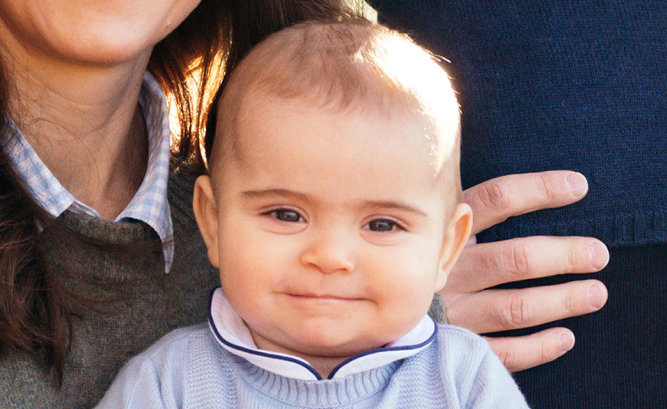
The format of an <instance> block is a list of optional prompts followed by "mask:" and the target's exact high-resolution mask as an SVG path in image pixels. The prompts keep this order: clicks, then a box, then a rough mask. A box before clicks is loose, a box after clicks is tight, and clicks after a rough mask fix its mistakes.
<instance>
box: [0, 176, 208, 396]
mask: <svg viewBox="0 0 667 409" xmlns="http://www.w3.org/2000/svg"><path fill="white" fill-rule="evenodd" d="M193 185H194V179H193V178H191V177H186V176H184V175H182V174H172V175H171V177H170V181H169V193H168V195H169V205H170V207H171V215H172V221H173V225H174V242H175V259H174V264H173V267H172V269H171V272H170V273H169V274H165V271H164V257H163V253H162V248H161V244H160V240H159V238H158V237H157V234H156V233H155V232H154V230H152V229H151V228H150V227H148V226H147V225H146V224H145V223H142V222H136V223H114V222H110V221H106V220H102V219H98V218H93V217H90V216H84V215H76V214H73V213H71V212H65V213H64V214H63V215H61V217H60V218H59V222H61V223H62V224H64V225H65V226H67V227H69V228H71V229H73V230H75V231H77V232H80V233H82V234H83V235H85V236H88V237H92V238H96V239H102V240H105V241H107V242H110V243H113V244H118V245H125V246H126V248H125V249H123V250H122V251H107V252H101V251H99V250H96V249H94V248H93V247H91V246H90V245H84V244H79V243H77V242H75V241H73V240H62V239H61V238H59V237H55V236H54V234H53V232H51V231H48V230H47V231H44V232H43V238H42V240H41V245H42V247H43V249H44V251H45V253H46V254H47V258H48V260H49V264H50V266H51V268H52V269H53V271H54V272H55V273H56V274H58V276H59V277H60V278H61V280H62V282H63V284H64V286H65V287H66V288H68V289H69V290H70V291H72V292H73V293H74V294H76V295H77V296H79V297H85V298H86V299H89V300H90V301H91V302H85V303H81V302H75V301H73V304H72V305H73V307H74V308H73V309H74V311H76V314H75V317H74V318H73V326H74V338H73V343H72V346H71V351H70V353H69V355H68V357H67V360H66V363H65V369H64V372H65V373H64V379H63V384H62V387H58V385H57V383H56V382H55V378H54V376H53V374H52V373H50V372H49V370H48V368H46V367H45V366H44V364H43V362H42V361H41V360H40V359H39V357H37V356H34V355H33V354H28V353H25V352H16V351H7V350H6V351H2V354H0V407H1V408H3V409H11V408H21V409H29V408H67V409H77V408H90V407H92V406H93V405H95V403H97V402H98V401H99V399H101V397H102V395H103V394H104V391H105V390H106V389H107V388H108V387H109V385H110V384H111V381H112V380H113V379H114V377H115V375H116V374H117V373H118V371H119V369H120V368H121V367H122V365H123V364H124V363H125V362H126V361H127V360H128V359H129V358H130V357H132V356H134V355H136V354H137V353H139V352H140V351H142V350H144V349H145V348H147V347H148V346H149V345H150V344H152V343H153V342H154V341H155V340H157V339H158V338H160V337H161V336H163V335H164V334H165V333H167V332H169V330H171V329H174V328H176V327H181V326H186V325H192V324H194V323H197V322H202V321H203V320H205V319H206V305H207V299H206V295H207V294H208V292H209V290H210V289H211V288H213V287H215V286H216V283H217V281H218V280H217V274H216V273H215V271H214V270H213V269H212V268H211V267H210V264H209V262H208V259H207V258H206V249H205V246H204V244H203V241H202V240H201V238H200V236H199V233H198V231H197V229H196V225H195V222H194V217H193V214H192V211H191V207H192V205H191V203H192V187H193ZM127 245H130V249H127Z"/></svg>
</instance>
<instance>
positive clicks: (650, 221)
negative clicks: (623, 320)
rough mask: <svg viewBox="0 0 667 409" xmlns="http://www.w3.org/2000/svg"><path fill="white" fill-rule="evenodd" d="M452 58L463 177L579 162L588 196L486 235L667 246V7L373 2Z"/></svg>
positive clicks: (658, 0) (586, 2)
mask: <svg viewBox="0 0 667 409" xmlns="http://www.w3.org/2000/svg"><path fill="white" fill-rule="evenodd" d="M372 3H373V4H374V5H375V6H377V8H378V9H379V11H380V16H381V19H382V18H384V19H385V21H386V22H387V23H389V25H391V26H393V27H397V28H399V29H403V30H404V31H407V32H408V33H409V34H411V35H412V36H413V37H414V38H415V39H416V40H418V42H420V43H421V44H423V45H426V46H427V47H428V48H430V49H431V50H432V51H434V52H435V53H437V54H439V55H442V56H444V57H445V58H447V59H448V60H450V61H451V63H450V64H445V65H446V68H447V70H448V72H449V73H450V75H451V76H452V77H453V82H454V87H455V88H456V90H457V91H458V92H459V102H460V103H461V107H462V112H463V152H462V178H463V183H464V186H466V187H470V186H472V185H475V184H477V183H480V182H482V181H484V180H487V179H490V178H493V177H496V176H500V175H504V174H508V173H521V172H534V171H541V170H548V169H572V170H577V171H580V172H582V173H583V174H584V175H586V177H587V178H588V181H589V194H588V196H587V198H586V199H584V200H583V201H582V202H581V203H579V204H577V205H574V206H569V207H566V208H562V209H557V210H548V211H544V212H538V213H534V214H530V215H526V216H523V217H520V218H514V219H510V220H509V221H507V222H506V223H504V224H503V225H501V226H498V227H496V228H494V229H492V230H490V231H487V232H485V233H484V234H482V235H481V237H479V239H481V240H482V241H484V240H493V239H500V238H509V237H516V236H527V235H534V234H558V235H567V234H577V235H592V236H595V237H598V238H600V239H602V240H603V241H604V242H605V243H607V245H611V246H616V245H631V244H647V243H664V242H667V2H665V1H664V0H654V1H629V2H628V1H610V0H579V1H518V0H517V1H509V0H494V1H474V0H469V1H468V0H466V1H456V0H455V1H407V0H395V1H392V0H388V1H382V0H379V1H373V2H372Z"/></svg>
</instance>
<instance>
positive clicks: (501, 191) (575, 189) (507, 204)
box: [463, 170, 588, 234]
mask: <svg viewBox="0 0 667 409" xmlns="http://www.w3.org/2000/svg"><path fill="white" fill-rule="evenodd" d="M587 191H588V182H587V181H586V178H585V177H584V175H582V174H581V173H578V172H572V171H569V170H551V171H546V172H538V173H523V174H516V175H507V176H501V177H497V178H495V179H491V180H487V181H486V182H483V183H480V184H479V185H476V186H473V187H471V188H469V189H466V190H465V191H464V192H463V200H464V201H465V202H466V203H468V204H469V205H470V207H471V208H472V211H473V215H474V217H473V226H472V233H473V234H477V233H479V232H480V231H482V230H485V229H487V228H489V227H491V226H493V225H496V224H498V223H501V222H503V221H505V220H506V219H507V218H508V217H512V216H518V215H520V214H524V213H530V212H533V211H536V210H540V209H548V208H553V207H560V206H565V205H568V204H571V203H574V202H576V201H578V200H581V199H582V198H583V197H584V196H586V192H587Z"/></svg>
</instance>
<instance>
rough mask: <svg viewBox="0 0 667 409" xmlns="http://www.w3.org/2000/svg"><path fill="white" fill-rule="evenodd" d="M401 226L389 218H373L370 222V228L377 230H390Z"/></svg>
mask: <svg viewBox="0 0 667 409" xmlns="http://www.w3.org/2000/svg"><path fill="white" fill-rule="evenodd" d="M399 228H400V226H399V225H398V224H396V223H395V222H392V221H391V220H387V219H377V220H372V221H370V222H369V223H368V230H371V231H377V232H388V231H394V230H396V229H399Z"/></svg>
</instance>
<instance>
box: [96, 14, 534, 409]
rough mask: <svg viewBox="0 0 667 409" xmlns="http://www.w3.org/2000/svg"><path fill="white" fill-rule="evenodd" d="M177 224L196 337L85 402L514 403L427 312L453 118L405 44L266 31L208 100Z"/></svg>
mask: <svg viewBox="0 0 667 409" xmlns="http://www.w3.org/2000/svg"><path fill="white" fill-rule="evenodd" d="M218 104H219V106H218V118H217V129H216V139H215V142H214V144H213V146H212V149H211V151H210V152H209V154H210V155H209V162H208V164H209V174H208V175H207V176H201V177H200V178H199V179H198V180H197V182H196V186H195V192H194V212H195V215H196V218H197V223H198V224H199V228H200V231H201V233H202V236H203V238H204V241H205V243H206V246H207V247H208V256H209V259H210V261H211V263H212V264H213V265H214V266H216V267H217V268H218V269H219V271H220V281H221V285H222V286H221V288H218V289H216V290H214V291H213V293H212V295H211V303H210V315H209V323H208V327H206V326H198V327H192V328H186V329H183V330H178V331H175V332H173V333H171V334H169V335H167V336H166V337H164V338H163V339H162V340H160V341H158V342H157V343H156V344H155V345H153V346H152V347H151V348H150V349H148V350H147V351H146V352H144V353H143V354H141V355H139V356H138V357H136V358H134V359H133V360H131V361H130V362H129V363H128V364H127V365H126V366H125V368H124V369H123V370H122V372H121V373H120V375H119V377H118V378H117V379H116V381H115V383H114V384H113V386H112V387H111V389H110V390H109V391H108V392H107V394H106V396H105V398H104V399H103V401H102V402H101V403H100V407H104V408H106V407H130V408H235V407H243V408H269V407H271V408H273V407H280V408H283V407H285V408H287V407H299V408H338V407H346V408H419V409H424V408H459V407H462V408H487V407H498V408H525V407H527V405H526V403H525V400H524V398H523V396H522V395H521V393H520V392H519V390H518V388H517V386H516V384H515V383H514V382H513V380H512V378H511V376H510V374H509V373H508V372H507V370H506V369H505V368H504V367H503V366H502V364H501V363H500V361H499V359H498V358H497V357H496V356H495V355H494V354H493V353H492V352H491V351H490V349H489V347H488V345H487V343H486V342H485V341H484V340H482V339H481V338H480V337H478V336H476V335H474V334H472V333H470V332H468V331H465V330H463V329H460V328H456V327H452V326H448V325H437V324H435V323H434V321H433V320H432V319H431V318H430V317H429V316H428V315H427V311H428V309H429V306H430V304H431V301H432V299H433V295H434V293H435V292H437V291H438V290H440V289H441V288H442V287H443V286H444V284H445V281H446V280H447V274H448V273H449V271H450V269H451V267H452V265H453V264H454V262H455V261H456V259H457V257H458V255H459V253H460V252H461V249H462V248H463V246H464V245H465V243H466V240H467V239H468V236H469V233H470V228H471V221H472V215H471V211H470V208H469V207H468V206H467V205H466V204H463V203H461V182H460V177H459V108H458V104H457V102H456V98H455V96H454V92H453V91H452V89H451V85H450V83H449V80H448V77H447V74H446V73H445V72H444V71H443V70H442V68H441V67H440V66H439V65H438V64H437V63H436V62H435V61H434V60H433V59H432V57H431V55H430V54H428V53H427V52H426V51H424V50H423V49H422V48H420V47H418V46H416V45H415V44H413V43H412V42H411V41H410V40H409V39H408V38H406V37H405V36H403V35H400V34H398V33H396V32H393V31H390V30H388V29H386V28H384V27H382V26H380V25H375V24H371V23H367V22H362V21H356V20H354V21H345V22H329V23H326V22H310V23H305V24H300V25H298V26H294V27H291V28H288V29H285V30H283V31H280V32H278V33H276V34H273V35H272V36H270V37H269V38H267V39H266V40H264V41H263V42H262V43H260V44H259V45H258V46H257V47H255V48H254V49H253V50H252V51H251V53H250V54H249V55H248V56H247V57H246V58H245V59H244V60H243V61H242V62H241V63H240V64H239V66H238V67H237V68H236V69H235V70H234V72H233V73H232V75H231V77H230V80H229V82H228V84H227V85H226V88H225V91H224V93H223V94H222V97H221V99H220V101H219V102H218Z"/></svg>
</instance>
